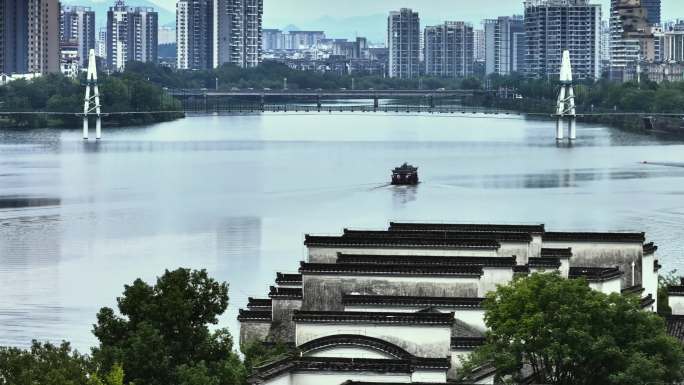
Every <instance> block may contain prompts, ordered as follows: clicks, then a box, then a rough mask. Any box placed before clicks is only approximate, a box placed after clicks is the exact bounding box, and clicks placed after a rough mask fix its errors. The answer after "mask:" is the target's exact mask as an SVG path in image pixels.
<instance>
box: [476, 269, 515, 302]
mask: <svg viewBox="0 0 684 385" xmlns="http://www.w3.org/2000/svg"><path fill="white" fill-rule="evenodd" d="M482 271H483V274H482V278H480V287H479V289H478V293H477V296H478V297H484V296H486V295H487V293H489V292H490V291H495V290H496V286H497V285H507V284H509V283H510V282H511V281H513V269H512V268H511V267H485V268H483V269H482Z"/></svg>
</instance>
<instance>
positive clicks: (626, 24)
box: [610, 0, 660, 80]
mask: <svg viewBox="0 0 684 385" xmlns="http://www.w3.org/2000/svg"><path fill="white" fill-rule="evenodd" d="M651 5H652V6H653V4H651ZM658 5H659V4H658ZM648 12H649V11H648V9H647V7H646V2H645V1H644V0H611V3H610V33H611V46H610V78H611V79H614V80H630V79H631V78H633V77H634V76H633V75H634V73H635V72H636V70H637V65H638V64H640V63H641V62H654V61H656V59H657V52H656V45H655V43H656V40H655V37H654V34H653V25H652V24H650V21H649V16H648ZM658 48H660V47H658Z"/></svg>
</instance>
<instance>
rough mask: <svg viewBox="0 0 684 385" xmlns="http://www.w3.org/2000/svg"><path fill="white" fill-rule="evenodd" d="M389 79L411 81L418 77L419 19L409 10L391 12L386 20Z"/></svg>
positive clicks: (416, 14) (415, 13)
mask: <svg viewBox="0 0 684 385" xmlns="http://www.w3.org/2000/svg"><path fill="white" fill-rule="evenodd" d="M387 48H388V49H389V77H391V78H401V79H411V78H415V77H417V76H419V75H420V56H421V52H420V51H421V38H420V17H419V15H418V12H413V10H411V9H409V8H402V9H401V10H399V11H392V12H390V14H389V17H388V18H387Z"/></svg>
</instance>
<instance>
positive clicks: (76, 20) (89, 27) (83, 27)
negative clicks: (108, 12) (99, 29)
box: [59, 6, 96, 67]
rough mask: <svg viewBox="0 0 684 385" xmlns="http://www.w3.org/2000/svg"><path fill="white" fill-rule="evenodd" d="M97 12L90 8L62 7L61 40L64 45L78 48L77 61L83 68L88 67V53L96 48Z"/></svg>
mask: <svg viewBox="0 0 684 385" xmlns="http://www.w3.org/2000/svg"><path fill="white" fill-rule="evenodd" d="M95 28H96V25H95V12H94V11H93V10H92V9H91V8H90V7H78V6H62V9H61V12H60V23H59V31H60V39H61V42H62V45H64V44H67V45H68V46H69V47H72V45H73V44H76V46H77V47H78V52H77V60H78V63H79V65H80V66H81V67H84V66H86V65H87V63H86V62H87V61H88V53H89V52H90V50H91V49H95V48H96V40H95Z"/></svg>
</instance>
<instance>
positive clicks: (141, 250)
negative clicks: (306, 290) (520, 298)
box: [0, 114, 684, 350]
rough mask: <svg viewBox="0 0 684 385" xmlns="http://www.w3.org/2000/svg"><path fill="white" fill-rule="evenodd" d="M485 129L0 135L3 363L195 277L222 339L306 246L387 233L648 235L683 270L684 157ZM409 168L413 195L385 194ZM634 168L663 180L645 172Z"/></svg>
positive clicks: (501, 124) (339, 123) (239, 123)
mask: <svg viewBox="0 0 684 385" xmlns="http://www.w3.org/2000/svg"><path fill="white" fill-rule="evenodd" d="M553 131H554V128H553V127H552V123H550V122H536V121H525V120H522V119H519V118H512V119H497V118H495V117H493V116H490V115H487V116H485V115H477V116H470V117H468V118H465V117H462V116H454V117H451V116H449V117H446V116H431V115H422V116H398V115H392V114H388V115H385V114H373V115H370V114H366V115H359V114H342V115H326V114H321V115H315V114H314V115H306V114H290V115H283V114H265V115H248V116H223V117H217V116H214V117H193V118H188V119H185V120H180V121H176V122H171V123H164V124H158V125H153V126H149V127H143V128H130V129H121V130H105V140H104V141H102V142H101V143H98V144H95V143H93V142H90V143H84V142H83V141H82V140H80V132H79V131H77V130H65V131H59V130H35V131H29V132H18V131H5V132H2V131H0V345H17V346H26V345H27V344H29V343H30V341H31V339H33V338H37V339H41V340H53V341H59V340H61V339H67V340H70V341H72V342H73V343H74V345H75V346H76V347H78V348H80V349H81V350H84V349H87V348H88V347H90V346H92V345H93V344H94V343H95V339H94V337H93V336H92V334H91V333H90V330H91V325H92V324H93V322H94V321H95V314H96V312H97V311H98V309H99V308H100V307H101V306H113V305H114V303H115V302H114V301H115V298H116V297H117V296H118V295H120V293H121V292H122V288H123V284H125V283H130V282H131V281H133V280H134V279H135V278H137V277H142V278H144V279H146V280H152V279H154V278H155V277H156V276H157V275H159V274H161V273H162V272H163V271H164V269H167V268H168V269H173V268H177V267H180V266H182V267H191V268H206V269H208V270H209V271H210V273H211V274H212V275H213V276H215V277H217V278H219V279H221V280H226V281H229V282H230V284H231V304H230V308H229V311H228V313H227V314H226V315H225V316H224V317H223V319H222V323H221V326H227V327H230V328H232V329H233V332H234V334H237V329H236V327H237V323H236V322H235V321H234V320H235V316H236V314H237V310H238V309H239V308H240V307H243V306H244V305H245V304H246V301H247V297H248V296H256V297H264V296H265V295H266V293H267V290H268V285H269V284H272V281H273V279H274V277H275V273H276V272H277V271H284V272H294V271H296V269H297V266H298V262H299V261H300V260H301V259H302V258H303V256H304V253H305V249H304V246H303V245H302V241H303V236H304V234H305V233H323V234H326V233H338V232H340V231H341V229H342V228H344V227H355V228H383V227H385V226H386V225H387V222H388V221H389V220H425V221H465V222H502V223H515V222H523V223H546V224H547V226H548V227H549V228H552V229H564V230H611V231H612V230H635V231H646V232H647V234H648V238H649V239H650V240H653V241H655V242H657V243H658V244H659V245H660V247H661V248H660V259H661V261H662V263H663V265H664V266H665V268H666V270H671V269H675V268H679V269H682V270H684V254H683V251H684V240H683V237H682V234H684V145H682V143H677V142H662V141H658V140H657V139H655V138H651V137H644V136H638V135H632V134H626V133H622V132H619V131H617V130H613V129H609V128H606V127H601V126H592V125H581V126H580V127H579V137H580V140H579V141H578V142H577V144H576V146H575V147H573V148H557V147H556V146H555V144H554V139H553V134H554V133H553ZM404 161H408V162H411V163H414V164H416V165H419V166H420V169H421V178H422V179H423V181H424V183H422V184H421V185H420V186H418V187H415V188H406V187H391V186H387V184H386V183H387V181H388V179H389V170H390V169H391V168H393V167H394V166H397V165H399V164H400V163H402V162H404ZM642 161H650V162H657V163H658V164H643V163H642Z"/></svg>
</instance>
